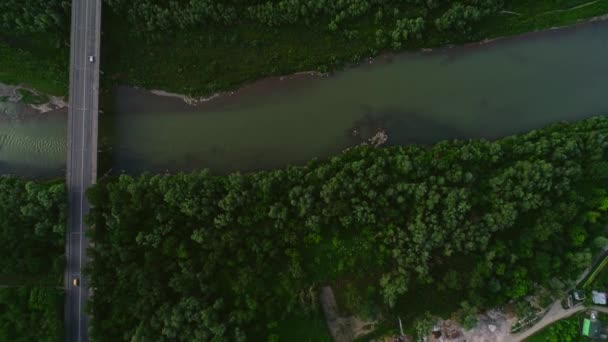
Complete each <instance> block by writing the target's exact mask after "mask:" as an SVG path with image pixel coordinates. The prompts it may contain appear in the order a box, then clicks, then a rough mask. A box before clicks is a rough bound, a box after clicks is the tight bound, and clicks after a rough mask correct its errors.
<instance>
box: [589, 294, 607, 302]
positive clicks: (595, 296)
mask: <svg viewBox="0 0 608 342" xmlns="http://www.w3.org/2000/svg"><path fill="white" fill-rule="evenodd" d="M591 298H592V300H593V304H597V305H606V292H599V291H592V292H591Z"/></svg>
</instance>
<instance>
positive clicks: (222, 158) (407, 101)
mask: <svg viewBox="0 0 608 342" xmlns="http://www.w3.org/2000/svg"><path fill="white" fill-rule="evenodd" d="M607 75H608V23H607V22H596V23H589V24H585V25H581V26H577V27H573V28H568V29H560V30H553V31H547V32H541V33H533V34H528V35H524V36H521V37H515V38H509V39H502V40H498V41H495V42H492V43H488V44H484V45H478V44H472V45H467V46H461V47H456V48H445V49H440V50H437V51H432V52H419V53H406V54H399V55H395V56H386V57H383V58H380V59H377V60H376V61H374V63H372V64H365V65H361V66H358V67H354V68H351V69H349V70H346V71H343V72H339V73H337V74H335V75H333V76H330V77H308V76H302V77H288V78H286V79H284V80H280V79H269V80H265V81H261V82H258V83H255V84H253V85H250V86H247V87H245V88H244V89H242V90H240V91H237V92H235V93H234V94H232V95H229V94H227V95H224V96H220V97H218V98H216V99H214V100H211V101H209V102H206V103H203V104H201V105H198V106H188V105H186V104H184V103H183V102H182V101H181V100H179V99H176V98H171V97H163V96H157V95H153V94H151V93H149V92H146V91H143V90H137V89H132V88H126V87H119V88H117V89H115V90H114V91H113V93H112V95H110V96H108V99H106V100H104V101H103V102H104V104H105V111H104V114H102V115H101V117H102V125H103V126H104V127H106V128H105V129H104V130H103V132H102V134H101V135H102V140H103V141H104V144H105V145H107V146H111V147H112V149H111V158H112V159H111V162H110V164H111V165H110V166H111V167H112V169H113V171H118V172H120V171H122V170H124V171H125V172H129V173H138V172H141V171H145V170H150V171H160V170H165V169H167V170H171V171H177V170H191V169H200V168H210V169H211V170H212V171H214V172H218V173H226V172H232V171H237V170H240V171H250V170H260V169H269V168H274V167H280V166H284V165H287V164H296V165H297V164H302V163H304V162H305V161H306V160H309V159H311V158H315V157H317V158H324V157H327V156H330V155H333V154H336V153H339V152H340V151H341V150H343V149H344V148H346V147H348V146H352V145H354V144H357V143H359V142H361V141H362V140H363V139H366V138H368V137H370V136H371V135H372V134H374V133H375V132H376V131H377V130H380V129H383V130H385V131H386V132H387V133H388V136H389V143H390V144H408V143H433V142H437V141H439V140H443V139H452V138H490V139H492V138H497V137H501V136H505V135H509V134H513V133H519V132H524V131H528V130H530V129H534V128H539V127H542V126H544V125H547V124H549V123H552V122H556V121H561V120H568V121H574V120H579V119H583V118H586V117H590V116H593V115H598V114H608V81H607V78H606V76H607ZM193 77H195V76H193ZM64 121H65V115H64ZM0 125H2V126H1V127H0V172H17V173H19V172H24V170H37V171H40V170H42V171H43V172H44V173H45V174H46V175H50V174H56V173H60V172H62V171H61V169H62V168H63V167H64V163H65V153H64V151H61V148H62V146H64V145H65V144H64V145H61V143H60V142H61V141H65V129H64V128H63V129H61V128H58V125H57V120H53V119H49V120H46V121H40V120H27V121H24V122H21V123H1V122H0ZM58 146H60V147H58ZM63 148H64V147H63Z"/></svg>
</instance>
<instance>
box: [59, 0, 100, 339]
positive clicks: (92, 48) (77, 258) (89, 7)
mask: <svg viewBox="0 0 608 342" xmlns="http://www.w3.org/2000/svg"><path fill="white" fill-rule="evenodd" d="M100 32H101V0H73V1H72V26H71V48H70V97H69V111H68V156H67V188H68V230H67V233H68V234H67V237H66V255H67V268H66V302H65V325H66V340H67V341H79V342H80V341H88V317H87V315H86V313H85V304H86V302H87V300H88V298H89V290H88V281H87V279H85V278H84V277H83V275H82V270H83V268H84V267H85V265H86V264H87V256H86V248H87V247H88V245H89V241H88V239H87V238H86V236H85V234H84V232H85V229H86V226H85V225H84V222H83V219H84V216H85V215H86V214H87V212H88V210H89V205H88V203H87V200H86V197H85V192H86V189H87V188H88V187H89V186H91V185H92V184H93V183H95V180H96V179H97V115H98V101H99V63H98V61H99V45H100ZM89 56H94V58H95V61H94V62H90V61H89ZM74 278H78V279H79V280H80V285H79V286H74V285H73V284H72V282H73V279H74Z"/></svg>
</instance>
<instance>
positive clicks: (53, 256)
mask: <svg viewBox="0 0 608 342" xmlns="http://www.w3.org/2000/svg"><path fill="white" fill-rule="evenodd" d="M65 198H66V196H65V187H64V185H63V184H61V183H37V182H32V181H25V180H22V179H19V178H16V177H4V176H0V246H2V247H1V248H0V287H2V288H0V340H1V341H59V340H61V339H62V334H63V323H62V321H63V290H60V289H57V288H56V287H58V286H60V285H61V284H62V283H63V281H62V274H63V268H64V258H63V254H64V243H65V241H64V233H65V207H66V206H65Z"/></svg>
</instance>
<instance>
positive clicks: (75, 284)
mask: <svg viewBox="0 0 608 342" xmlns="http://www.w3.org/2000/svg"><path fill="white" fill-rule="evenodd" d="M79 284H80V279H78V278H74V279H72V285H74V286H76V287H78V285H79Z"/></svg>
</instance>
